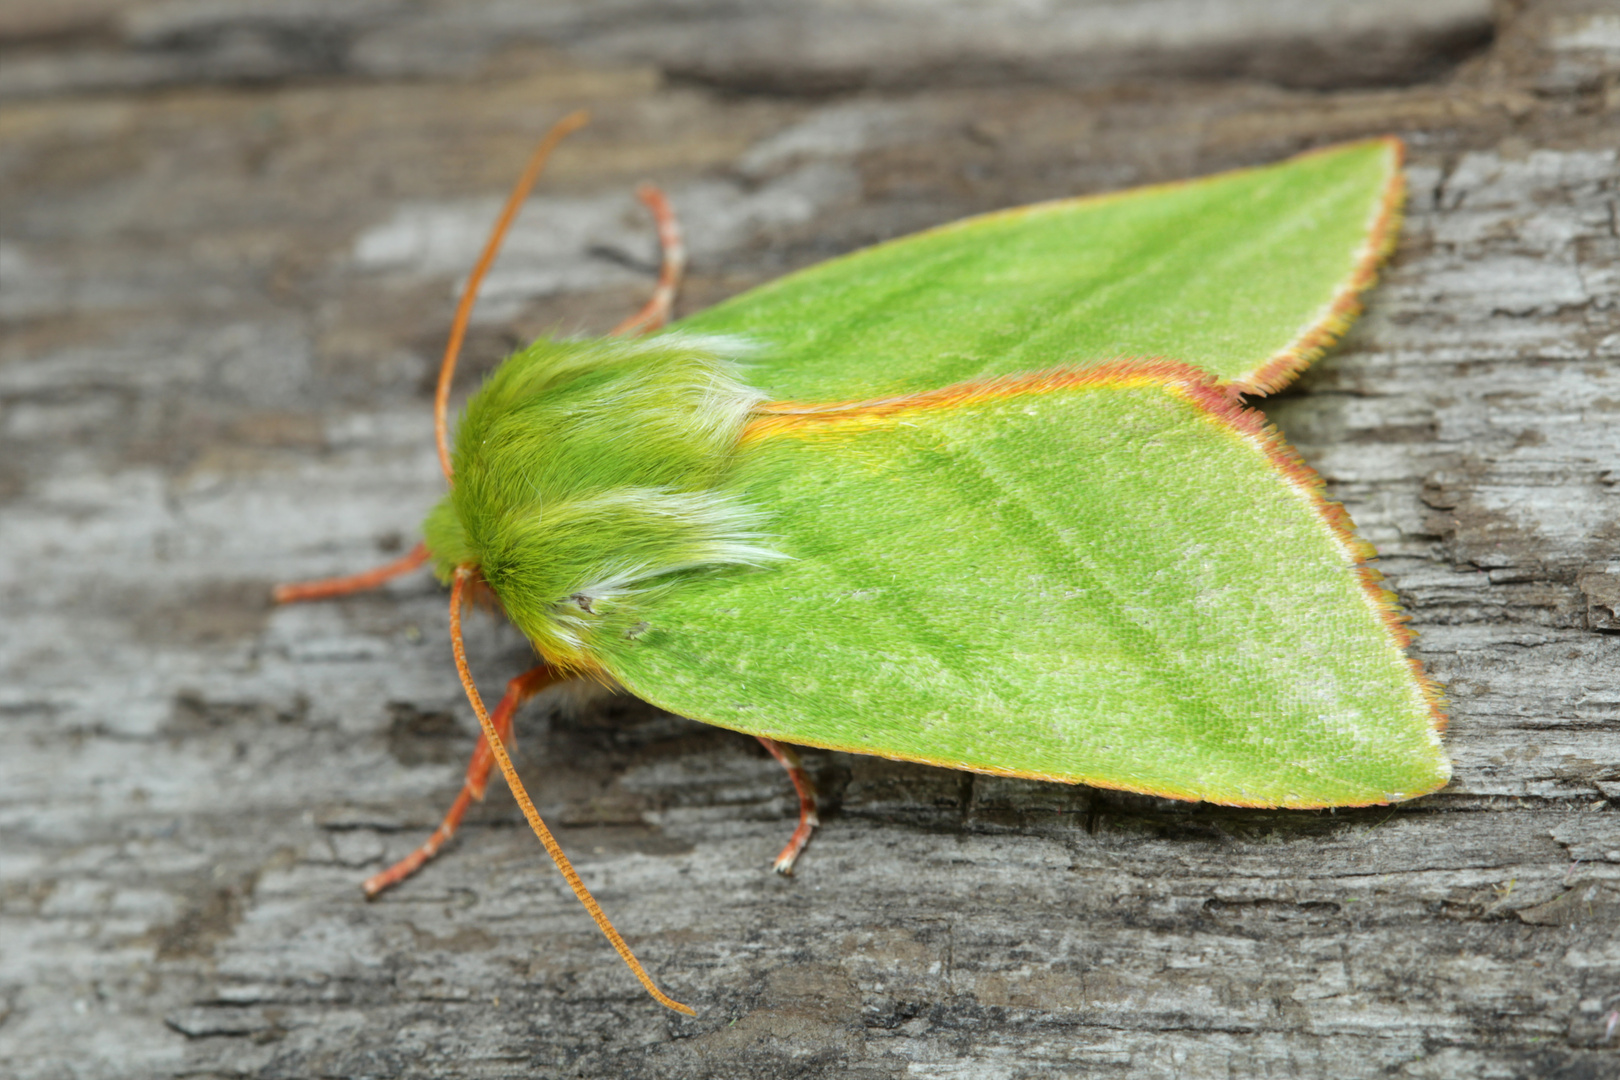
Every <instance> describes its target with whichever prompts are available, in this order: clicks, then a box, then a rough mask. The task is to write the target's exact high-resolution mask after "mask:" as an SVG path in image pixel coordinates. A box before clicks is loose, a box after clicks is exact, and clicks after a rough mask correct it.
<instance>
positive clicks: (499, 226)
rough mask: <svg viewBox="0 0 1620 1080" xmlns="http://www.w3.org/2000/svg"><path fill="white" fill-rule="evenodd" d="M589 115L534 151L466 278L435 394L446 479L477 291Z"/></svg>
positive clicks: (570, 118)
mask: <svg viewBox="0 0 1620 1080" xmlns="http://www.w3.org/2000/svg"><path fill="white" fill-rule="evenodd" d="M590 118H591V117H590V114H589V113H587V112H586V111H585V110H583V109H580V110H579V111H577V112H571V113H569V114H568V115H567V116H565V117H563V118H562V119H561V120H559V121H557V122H556V123H555V124H553V125H551V130H550V131H548V132H546V137H545V138H543V139H541V140H540V145H539V146H537V147H535V148H534V153H532V154H530V155H529V163H528V164H527V165H525V166H524V167H523V175H522V176H520V177H518V182H517V183H516V184H515V185H513V187H512V194H511V195H509V196H507V199H506V206H505V207H503V208H502V209H501V216H500V217H498V218H496V219H495V227H494V228H493V229H491V230H490V234H489V239H488V240H487V241H485V243H484V253H483V254H482V255H480V256H479V257H478V262H477V264H476V265H474V266H473V270H472V273H471V274H470V275H469V276H468V277H467V285H466V287H465V288H464V289H462V291H461V301H460V302H459V303H458V304H457V305H456V317H455V318H454V319H453V320H451V323H450V340H449V341H448V342H446V343H445V346H444V360H443V361H442V362H441V363H440V365H439V386H438V389H437V390H436V391H434V394H433V438H434V441H435V442H436V443H437V444H438V447H439V467H440V468H441V469H443V470H444V478H445V479H446V480H449V479H450V478H451V476H450V474H451V466H450V424H449V412H450V381H451V380H452V379H453V378H454V377H455V374H456V360H457V358H458V357H460V355H461V342H462V339H463V338H465V337H466V336H467V323H468V321H469V320H470V319H471V318H472V309H473V305H474V304H475V303H477V302H478V287H479V286H480V285H482V284H483V282H484V275H485V274H487V273H489V268H490V266H491V265H493V264H494V262H495V256H496V255H497V254H499V253H500V250H501V243H502V242H503V241H504V240H505V239H506V234H507V232H508V230H510V229H511V227H512V220H513V219H514V218H516V217H517V213H518V210H519V209H520V208H521V207H522V206H523V200H524V199H527V198H528V197H529V191H530V189H532V188H533V187H534V182H535V181H536V180H538V179H540V172H541V170H542V169H544V168H545V167H546V159H547V158H549V157H551V152H552V151H553V150H555V149H556V148H557V144H558V143H560V142H562V141H563V139H565V138H566V137H567V136H569V135H570V134H572V133H573V132H575V131H578V130H579V129H580V128H582V127H584V126H585V125H586V124H587V123H589V122H590Z"/></svg>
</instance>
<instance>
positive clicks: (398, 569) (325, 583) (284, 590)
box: [270, 543, 428, 604]
mask: <svg viewBox="0 0 1620 1080" xmlns="http://www.w3.org/2000/svg"><path fill="white" fill-rule="evenodd" d="M427 561H428V549H427V545H426V544H420V543H419V544H417V545H416V546H415V547H413V548H411V550H409V551H407V552H406V553H405V554H404V555H402V556H400V557H399V558H397V559H395V560H394V561H393V562H391V563H385V564H383V565H382V566H377V567H373V568H372V569H370V570H364V571H361V572H360V573H358V574H347V575H345V576H343V577H334V578H321V579H320V580H318V581H294V582H289V583H286V584H282V585H277V586H276V587H275V588H274V589H272V590H270V598H271V599H272V600H274V601H275V602H276V603H278V604H292V603H296V602H298V601H300V600H325V599H327V598H329V597H333V596H348V595H349V594H350V593H357V592H365V591H367V590H368V589H375V588H377V587H378V586H380V585H382V584H384V583H385V582H389V581H392V580H393V579H394V578H397V577H401V576H403V575H405V574H408V573H410V572H411V571H412V570H415V569H416V568H417V567H418V566H421V565H422V564H423V563H425V562H427Z"/></svg>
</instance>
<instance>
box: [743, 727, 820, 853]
mask: <svg viewBox="0 0 1620 1080" xmlns="http://www.w3.org/2000/svg"><path fill="white" fill-rule="evenodd" d="M756 738H758V739H759V742H760V745H761V746H763V747H765V749H767V750H769V751H770V752H771V757H773V758H775V759H776V760H777V761H778V762H780V763H781V765H782V768H784V769H786V770H787V774H788V779H790V780H792V781H793V790H794V791H797V792H798V793H799V827H798V828H796V829H794V830H793V835H792V836H791V837H790V838H789V839H788V842H787V847H785V848H783V849H782V854H780V855H778V856H777V857H776V863H775V864H774V869H775V870H776V872H777V873H778V874H782V875H784V876H785V875H790V874H792V873H793V864H794V863H795V862H797V861H798V859H799V856H800V855H801V854H803V853H804V849H805V847H806V846H807V845H809V843H810V834H811V833H812V832H814V831H815V829H816V826H817V825H820V824H821V819H820V818H819V817H817V816H816V785H815V782H814V781H812V780H811V779H810V774H809V773H807V772H805V771H804V765H802V764H801V763H800V762H799V755H798V754H796V753H794V751H793V748H792V747H791V746H786V745H784V744H782V743H779V742H777V741H776V740H775V739H767V738H766V737H765V736H763V735H758V736H756Z"/></svg>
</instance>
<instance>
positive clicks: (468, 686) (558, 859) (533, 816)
mask: <svg viewBox="0 0 1620 1080" xmlns="http://www.w3.org/2000/svg"><path fill="white" fill-rule="evenodd" d="M552 130H553V131H555V130H556V129H555V128H553V129H552ZM471 576H472V570H471V569H470V568H469V567H465V566H463V567H457V568H456V573H455V577H454V578H452V579H451V583H450V648H451V650H452V651H453V652H454V653H455V657H456V672H457V674H459V675H460V676H461V686H462V688H463V689H464V690H466V691H467V700H468V701H470V702H471V703H472V707H473V712H475V713H477V714H478V725H479V726H480V727H481V728H483V729H484V739H485V740H486V741H487V742H488V743H489V749H490V752H491V753H492V754H494V755H495V762H496V764H498V765H499V766H500V767H501V775H502V776H504V777H505V778H506V786H507V787H509V788H511V789H512V796H513V798H515V799H517V803H518V806H520V807H522V809H523V816H524V817H525V818H527V819H528V821H529V828H531V829H533V830H534V835H535V836H538V837H539V838H540V843H541V844H543V845H544V846H545V849H546V853H547V854H548V855H550V856H551V859H552V861H553V862H555V863H556V864H557V869H558V870H560V871H562V876H563V877H564V878H565V879H567V881H568V887H569V888H571V889H573V890H574V895H575V896H577V897H578V898H579V902H580V903H581V904H584V905H585V910H586V911H588V912H590V913H591V918H593V919H595V920H596V926H597V929H599V930H601V931H602V933H603V934H604V935H605V936H606V937H607V939H608V941H609V942H610V943H611V944H612V945H613V948H614V951H615V952H617V953H618V954H619V959H621V960H623V961H624V962H625V964H626V965H628V966H629V968H630V971H631V972H632V973H633V974H634V975H635V977H636V978H637V979H638V980H639V981H640V982H641V985H642V986H643V987H645V988H646V990H647V993H649V994H651V995H652V996H653V998H654V999H655V1000H656V1001H657V1002H658V1003H659V1004H660V1005H663V1006H665V1007H666V1008H670V1009H674V1010H675V1011H676V1012H678V1013H685V1014H686V1015H687V1016H696V1015H697V1010H696V1009H694V1008H692V1007H691V1006H690V1005H682V1004H681V1003H680V1002H678V1001H676V1000H675V999H674V998H672V997H670V996H669V995H667V994H665V993H664V992H663V991H662V990H660V989H658V984H657V983H655V982H653V981H652V976H651V975H648V974H647V969H646V968H644V967H642V966H641V961H639V960H637V959H636V954H635V953H633V952H631V951H630V946H628V945H626V944H625V943H624V938H622V937H620V936H619V932H618V931H617V930H615V929H614V928H613V924H612V923H611V922H609V921H608V917H607V916H606V915H604V914H603V913H602V907H601V905H599V904H598V903H597V902H596V897H594V896H592V895H591V891H590V890H589V889H587V888H586V887H585V883H584V882H583V881H581V880H580V879H579V874H578V873H577V872H576V871H575V870H574V866H573V864H572V863H570V862H569V861H568V856H566V855H564V854H563V850H562V847H561V846H560V845H559V844H558V843H557V840H556V838H555V837H553V836H552V835H551V830H550V829H548V828H546V823H545V822H544V821H542V820H540V812H539V811H538V810H536V809H535V808H534V800H532V799H530V798H529V793H528V791H527V790H526V789H525V788H524V787H523V781H522V780H521V779H519V778H518V774H517V770H516V769H515V768H513V767H512V758H511V756H510V755H509V754H507V752H506V746H505V745H504V744H503V743H502V742H501V736H500V732H498V731H496V730H495V722H494V721H493V720H491V719H490V716H489V712H488V711H487V710H486V709H485V708H484V699H483V698H482V697H480V696H479V694H478V687H477V686H476V685H474V683H473V680H472V671H471V670H470V669H469V668H468V667H467V648H466V646H465V645H464V644H463V643H462V640H461V599H462V592H463V589H464V588H465V586H466V584H467V581H468V580H469V579H470V578H471Z"/></svg>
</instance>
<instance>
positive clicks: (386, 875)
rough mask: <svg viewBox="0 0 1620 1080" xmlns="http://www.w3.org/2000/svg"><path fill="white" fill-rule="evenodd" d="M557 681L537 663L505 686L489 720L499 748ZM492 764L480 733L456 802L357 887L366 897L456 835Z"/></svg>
mask: <svg viewBox="0 0 1620 1080" xmlns="http://www.w3.org/2000/svg"><path fill="white" fill-rule="evenodd" d="M560 681H562V676H559V675H558V674H557V672H556V671H555V670H553V669H552V668H550V667H548V666H547V665H545V664H541V665H539V666H538V667H533V668H530V669H529V670H528V671H525V672H524V673H523V674H522V675H519V676H518V677H517V678H515V679H513V680H512V681H511V682H509V683H507V684H506V695H505V696H504V697H502V698H501V703H500V704H499V705H497V706H495V713H494V715H493V716H491V717H490V719H491V720H492V721H494V724H495V733H496V734H497V735H499V736H500V739H501V744H502V745H503V746H507V747H510V746H511V745H512V718H513V717H514V716H516V715H517V711H518V709H519V708H520V707H521V706H522V705H523V703H524V702H525V701H528V700H529V699H530V698H532V697H534V695H536V694H538V693H539V692H540V691H542V690H544V689H545V688H546V687H548V686H550V685H552V684H553V683H556V682H560ZM494 765H495V755H494V754H492V753H491V752H490V749H489V743H488V742H487V741H486V740H485V739H484V736H483V735H482V734H480V735H479V736H478V745H477V746H475V747H473V755H472V760H471V761H469V762H468V763H467V778H466V780H464V781H463V782H462V785H461V793H460V794H459V795H457V796H456V801H455V802H453V803H451V804H450V811H449V813H447V814H445V815H444V820H443V821H441V822H440V823H439V827H438V828H437V829H434V830H433V834H432V835H431V836H429V837H428V838H427V839H426V840H425V841H423V843H422V846H421V847H419V848H417V849H416V850H415V851H413V852H411V853H410V854H409V855H407V856H405V857H404V858H403V859H401V860H399V862H397V863H395V864H394V865H393V866H390V867H389V868H388V869H386V870H384V871H382V872H381V873H377V874H373V875H372V876H371V877H369V878H367V879H366V880H365V884H364V885H362V886H361V887H362V888H363V889H365V890H366V895H367V896H368V897H372V896H376V895H377V894H378V893H380V892H382V891H383V890H384V889H386V888H388V887H389V886H390V885H397V884H399V883H400V882H401V881H404V880H405V879H406V878H408V877H410V876H411V875H412V874H414V873H416V871H417V870H419V869H421V867H422V864H423V863H425V862H427V861H428V860H429V859H431V858H433V856H435V855H437V854H438V853H439V849H440V848H442V847H443V846H444V845H445V844H446V843H447V842H448V841H449V839H450V838H451V837H452V836H454V835H455V834H456V827H457V826H459V825H460V824H461V819H462V818H463V817H464V816H465V815H466V813H467V809H468V807H470V806H472V804H473V803H474V802H482V801H483V798H484V791H485V789H486V788H487V787H488V784H489V771H490V769H491V768H493V767H494Z"/></svg>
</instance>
